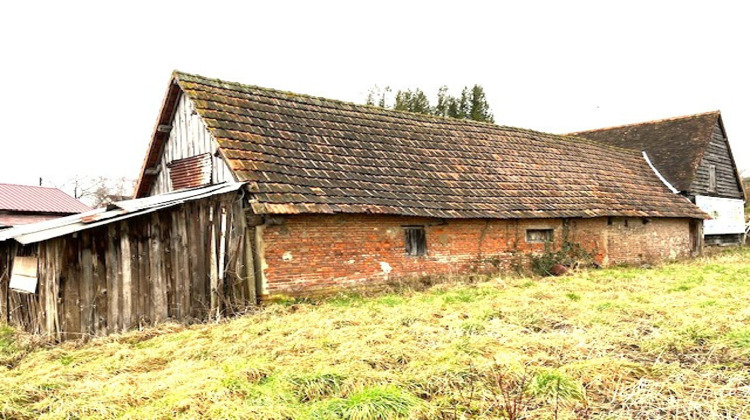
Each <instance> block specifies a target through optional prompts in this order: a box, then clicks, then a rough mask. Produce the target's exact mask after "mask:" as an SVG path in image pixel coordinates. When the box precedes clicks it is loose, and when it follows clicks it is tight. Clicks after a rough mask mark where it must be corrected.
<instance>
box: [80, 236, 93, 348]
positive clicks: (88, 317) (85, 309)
mask: <svg viewBox="0 0 750 420" xmlns="http://www.w3.org/2000/svg"><path fill="white" fill-rule="evenodd" d="M79 252H80V257H79V258H80V261H81V277H80V287H79V288H80V291H81V329H80V330H79V332H80V333H81V334H82V336H84V337H88V336H91V335H93V334H94V311H95V308H96V302H95V297H94V262H93V257H92V253H91V233H90V232H88V231H84V232H81V246H80V249H79Z"/></svg>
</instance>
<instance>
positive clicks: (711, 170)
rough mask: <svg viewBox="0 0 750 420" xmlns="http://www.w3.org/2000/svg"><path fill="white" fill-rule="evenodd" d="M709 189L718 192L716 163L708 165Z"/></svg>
mask: <svg viewBox="0 0 750 420" xmlns="http://www.w3.org/2000/svg"><path fill="white" fill-rule="evenodd" d="M708 191H709V192H716V165H709V166H708Z"/></svg>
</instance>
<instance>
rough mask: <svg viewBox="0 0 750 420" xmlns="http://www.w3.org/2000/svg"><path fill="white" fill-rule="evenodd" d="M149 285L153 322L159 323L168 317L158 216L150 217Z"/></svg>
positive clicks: (162, 249)
mask: <svg viewBox="0 0 750 420" xmlns="http://www.w3.org/2000/svg"><path fill="white" fill-rule="evenodd" d="M150 254H151V255H150V257H151V265H150V273H151V285H152V290H153V295H152V300H153V308H152V315H153V322H154V323H160V322H164V321H166V320H167V318H168V316H169V312H168V311H169V308H168V307H167V305H168V300H167V284H166V275H165V273H164V246H163V244H162V238H161V228H160V220H159V215H158V214H157V213H153V214H152V215H151V252H150Z"/></svg>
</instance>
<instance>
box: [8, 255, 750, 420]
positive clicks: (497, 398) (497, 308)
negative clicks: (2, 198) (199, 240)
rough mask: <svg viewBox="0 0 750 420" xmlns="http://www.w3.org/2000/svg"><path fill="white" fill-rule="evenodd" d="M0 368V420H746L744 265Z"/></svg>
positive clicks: (367, 307)
mask: <svg viewBox="0 0 750 420" xmlns="http://www.w3.org/2000/svg"><path fill="white" fill-rule="evenodd" d="M0 361H1V362H2V363H3V364H4V365H8V366H11V367H4V368H1V369H3V371H2V372H0V418H22V419H23V418H116V417H117V418H120V417H122V418H139V419H140V418H191V419H192V418H267V419H297V418H300V419H331V418H333V419H336V418H339V419H390V418H413V419H419V418H425V419H428V418H430V419H431V418H443V419H465V418H503V417H510V418H538V417H547V418H554V417H555V416H556V415H557V417H559V418H607V419H620V418H622V419H625V418H628V419H629V418H641V419H647V418H648V419H650V418H675V419H677V418H679V419H689V418H694V419H698V418H700V419H706V418H708V419H728V418H750V412H748V409H747V408H746V407H747V406H749V405H750V250H747V249H745V250H731V251H728V252H725V253H722V254H720V255H717V256H713V257H710V258H705V259H701V260H696V261H692V262H687V263H675V264H667V265H663V266H659V267H655V268H650V269H636V268H613V269H607V270H591V271H582V272H578V273H574V274H572V275H569V276H566V277H562V278H544V279H539V278H518V277H513V278H497V279H493V280H491V281H489V282H485V283H479V284H473V285H461V284H443V285H438V286H434V287H432V288H430V289H428V290H425V291H420V292H415V291H412V292H410V291H408V290H406V291H402V292H401V293H400V294H387V295H380V296H372V297H361V296H340V297H337V298H335V299H331V300H328V301H326V302H321V303H293V302H288V303H286V304H275V305H271V306H269V307H267V308H265V309H264V310H262V311H260V312H258V313H256V314H252V315H248V316H245V317H242V318H239V319H235V320H231V321H227V322H223V323H220V324H211V325H194V326H191V327H183V326H179V325H164V326H161V327H159V328H155V329H150V330H147V331H142V332H133V333H129V334H124V335H120V336H113V337H107V338H103V339H98V340H94V341H93V342H91V343H88V344H81V343H78V344H76V343H66V344H62V345H59V346H55V347H47V348H43V347H37V348H35V349H34V350H31V351H28V345H27V344H25V343H23V342H22V340H21V341H18V339H17V338H15V339H14V338H13V335H12V333H11V332H9V331H8V330H7V329H0ZM556 413H557V414H556Z"/></svg>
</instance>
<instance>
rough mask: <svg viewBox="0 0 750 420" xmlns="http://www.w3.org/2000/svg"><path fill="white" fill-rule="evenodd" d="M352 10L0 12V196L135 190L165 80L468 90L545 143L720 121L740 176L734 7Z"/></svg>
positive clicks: (471, 5) (743, 43)
mask: <svg viewBox="0 0 750 420" xmlns="http://www.w3.org/2000/svg"><path fill="white" fill-rule="evenodd" d="M368 4H369V5H363V3H362V2H356V1H346V2H317V1H316V2H312V1H300V2H262V4H261V3H260V2H258V5H256V4H255V2H237V3H232V2H221V1H202V2H190V1H179V2H166V1H164V2H158V1H150V2H147V3H146V2H144V3H140V2H132V1H131V2H123V3H122V4H121V5H120V6H114V5H112V3H111V2H103V1H98V2H90V3H88V2H86V3H83V2H75V1H65V2H60V1H55V2H49V3H44V2H3V3H2V5H1V6H0V39H2V43H1V44H0V50H1V51H2V54H1V55H0V57H1V59H2V65H0V76H2V77H0V83H2V89H1V90H0V92H1V95H2V99H1V100H0V119H1V120H0V121H2V123H3V124H2V127H3V128H2V131H0V133H1V134H0V135H2V140H1V141H2V146H3V147H2V151H1V152H0V153H1V154H0V155H1V156H2V157H3V159H2V163H0V182H11V183H27V184H36V183H38V179H39V177H44V179H45V180H48V182H60V181H61V180H63V179H65V178H67V177H71V176H73V175H76V174H78V175H84V176H96V175H105V176H110V177H119V176H127V177H131V178H136V177H137V175H138V171H139V169H140V166H141V163H142V160H143V157H144V155H145V153H146V147H147V146H148V142H149V140H150V137H151V133H152V130H153V127H154V123H155V121H156V117H157V113H158V111H159V108H160V106H161V102H162V99H163V95H164V92H165V89H166V87H167V83H168V81H169V77H170V73H171V71H172V70H173V69H179V70H182V71H186V72H191V73H198V74H202V75H204V76H209V77H217V78H221V79H225V80H232V81H238V82H243V83H248V84H255V85H260V86H265V87H272V88H277V89H282V90H288V91H294V92H299V93H307V94H313V95H318V96H325V97H329V98H335V99H341V100H347V101H353V102H360V103H361V102H364V100H365V98H366V95H367V91H368V89H369V88H370V87H372V86H373V85H375V84H378V85H380V86H385V85H390V86H391V87H393V88H395V89H399V88H410V87H420V88H422V89H423V90H425V91H427V92H430V93H432V92H434V91H436V90H437V88H438V87H439V86H440V85H443V84H445V85H448V86H449V87H450V88H451V89H453V90H454V91H455V92H457V91H459V90H460V88H461V87H462V86H464V85H471V84H474V83H478V84H481V85H483V86H484V88H485V91H486V92H487V97H488V100H489V102H490V105H491V107H492V110H493V111H494V113H495V119H496V121H497V122H498V123H499V124H503V125H509V126H515V127H523V128H531V129H536V130H541V131H548V132H555V133H563V132H570V131H576V130H583V129H590V128H598V127H605V126H612V125H620V124H626V123H633V122H640V121H646V120H652V119H659V118H666V117H672V116H679V115H686V114H692V113H699V112H705V111H710V110H716V109H719V110H721V112H722V116H723V119H724V123H725V126H726V128H727V131H728V135H729V139H730V144H731V146H732V149H733V151H734V154H735V159H736V160H737V163H738V165H739V167H740V170H746V171H747V172H748V173H749V174H750V82H749V80H750V65H749V64H748V58H747V54H748V49H749V48H748V41H749V40H750V25H748V24H747V17H748V16H749V15H750V14H749V13H748V10H747V9H746V8H745V7H743V6H742V2H717V1H713V2H710V3H709V2H696V3H691V2H685V1H679V2H656V1H647V2H638V1H629V2H618V3H617V5H615V3H613V2H603V1H596V2H569V1H565V2H561V1H550V2H520V1H514V2H486V3H483V2H469V1H462V2H456V1H451V2H446V3H441V2H436V1H429V2H406V1H405V0H401V1H397V2H389V1H377V2H369V3H368ZM431 96H432V95H431Z"/></svg>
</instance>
